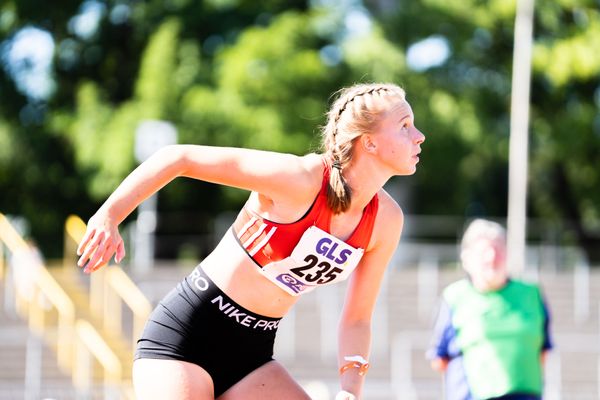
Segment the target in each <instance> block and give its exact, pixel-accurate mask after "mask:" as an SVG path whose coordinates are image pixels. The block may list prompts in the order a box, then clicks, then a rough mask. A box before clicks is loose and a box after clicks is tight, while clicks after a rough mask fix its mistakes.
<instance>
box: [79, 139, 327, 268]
mask: <svg viewBox="0 0 600 400" xmlns="http://www.w3.org/2000/svg"><path fill="white" fill-rule="evenodd" d="M310 165H315V160H314V159H313V160H312V161H310V162H306V159H305V158H304V157H298V156H295V155H291V154H281V153H274V152H267V151H259V150H249V149H239V148H227V147H208V146H195V145H173V146H166V147H164V148H162V149H161V150H159V151H157V152H156V153H154V154H153V155H152V156H151V157H150V158H149V159H148V160H146V161H145V162H143V163H142V164H141V165H139V166H138V167H137V168H136V169H135V170H134V171H133V172H132V173H131V174H130V175H129V176H127V178H125V180H124V181H123V182H122V183H121V184H120V185H119V187H117V189H116V190H115V191H114V192H113V193H112V194H111V195H110V197H109V198H108V199H107V200H106V202H105V203H104V204H103V205H102V207H100V209H99V210H98V212H96V214H94V216H93V217H92V218H91V219H90V220H89V222H88V227H87V231H86V233H85V235H84V237H83V239H82V241H81V243H80V245H79V248H78V250H77V253H78V254H79V255H80V256H81V257H80V259H79V261H78V265H79V266H84V265H86V264H87V265H86V267H85V271H86V272H92V271H95V270H96V269H98V268H100V267H101V266H102V265H104V264H106V263H107V262H108V261H109V260H110V259H111V257H112V256H113V254H115V252H116V257H115V261H117V262H119V261H120V260H121V259H122V258H123V257H124V255H125V252H124V247H123V241H122V239H121V237H120V235H119V232H118V228H117V227H118V225H119V224H120V223H121V222H122V221H123V220H124V219H125V218H126V217H127V216H128V215H129V214H130V213H131V212H132V211H133V210H134V209H135V208H136V207H137V206H138V205H139V204H140V203H141V202H142V201H144V200H145V199H147V198H148V197H150V196H151V195H152V194H154V193H155V192H157V191H158V190H159V189H160V188H162V187H163V186H165V185H166V184H167V183H169V182H170V181H172V180H173V179H175V178H176V177H178V176H186V177H191V178H195V179H200V180H203V181H207V182H213V183H218V184H223V185H228V186H233V187H238V188H241V189H247V190H252V191H257V192H259V193H261V194H263V195H264V196H266V197H267V198H269V199H270V200H273V201H281V202H285V203H287V204H289V205H292V206H293V205H294V204H298V205H303V204H306V203H310V201H311V200H312V198H313V197H314V195H315V193H314V192H315V191H314V190H313V189H314V188H317V189H318V187H319V184H320V177H321V176H322V175H321V174H320V173H319V174H315V173H314V171H313V169H311V168H310ZM305 197H306V198H305Z"/></svg>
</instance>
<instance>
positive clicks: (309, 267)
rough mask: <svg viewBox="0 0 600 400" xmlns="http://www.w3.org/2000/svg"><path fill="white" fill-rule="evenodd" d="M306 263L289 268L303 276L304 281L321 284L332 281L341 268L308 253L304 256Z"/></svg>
mask: <svg viewBox="0 0 600 400" xmlns="http://www.w3.org/2000/svg"><path fill="white" fill-rule="evenodd" d="M304 261H305V262H306V263H307V264H306V265H303V266H301V267H296V268H291V269H290V271H292V272H293V273H294V274H295V275H297V276H299V277H301V278H303V279H304V280H306V282H309V283H316V284H318V285H322V284H325V283H329V282H331V281H333V280H334V279H335V278H336V277H337V276H338V274H339V273H340V272H342V271H343V270H342V269H341V268H338V267H333V266H332V265H331V264H330V263H329V262H327V261H320V262H319V257H317V256H315V255H313V254H309V255H307V256H306V257H305V258H304Z"/></svg>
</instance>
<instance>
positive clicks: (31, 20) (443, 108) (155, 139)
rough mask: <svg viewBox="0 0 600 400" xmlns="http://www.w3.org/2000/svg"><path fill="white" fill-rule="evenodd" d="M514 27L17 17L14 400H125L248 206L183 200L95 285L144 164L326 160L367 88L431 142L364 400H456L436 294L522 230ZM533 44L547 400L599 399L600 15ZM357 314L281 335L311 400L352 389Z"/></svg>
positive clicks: (330, 310) (136, 13) (8, 274)
mask: <svg viewBox="0 0 600 400" xmlns="http://www.w3.org/2000/svg"><path fill="white" fill-rule="evenodd" d="M515 16H516V1H514V0H490V1H485V2H481V1H476V0H443V1H442V0H419V1H407V0H401V1H399V0H396V1H394V0H363V1H361V0H341V1H333V0H314V1H301V0H293V1H289V0H288V1H283V0H265V1H250V0H247V1H246V0H205V1H199V0H166V1H150V2H142V1H125V0H120V1H116V0H115V1H76V0H57V1H52V2H44V1H40V0H19V1H17V0H5V1H3V2H1V3H0V65H1V68H0V244H1V245H0V249H1V250H2V252H1V257H0V260H1V262H0V295H1V300H0V303H1V305H2V312H1V313H0V399H20V398H26V399H39V398H44V397H46V398H55V399H71V398H82V399H83V398H85V399H87V398H128V396H131V391H130V382H129V381H130V378H131V374H130V366H131V360H130V358H131V348H132V342H133V340H134V338H135V336H136V334H137V333H138V332H139V329H140V324H141V323H143V320H144V318H145V315H146V314H145V313H147V310H148V309H149V308H150V307H152V306H153V305H154V304H155V303H156V302H157V301H158V300H159V299H160V298H161V296H162V295H164V294H165V293H166V291H167V290H168V289H170V287H172V286H173V285H174V284H175V283H176V282H177V281H178V280H179V279H181V278H182V277H183V276H185V275H186V274H187V273H188V272H189V271H190V270H191V268H192V267H193V266H194V265H195V264H196V263H197V262H198V261H199V260H201V259H202V258H203V257H204V256H205V255H206V254H207V253H208V252H209V251H210V249H211V248H212V247H213V246H214V244H215V243H216V241H217V240H218V238H219V235H220V234H221V233H222V232H224V230H226V229H227V227H228V225H229V224H230V223H231V221H232V218H233V216H234V215H235V212H236V210H237V209H239V207H240V206H241V205H242V204H243V202H244V200H245V197H246V196H247V193H246V192H243V191H240V190H235V189H230V188H222V187H218V186H216V185H211V184H207V183H202V182H194V181H191V180H188V179H180V180H176V181H174V182H173V183H171V184H170V185H169V186H167V187H166V188H165V189H163V190H162V191H161V192H160V193H159V194H158V195H157V196H155V197H153V198H152V199H151V200H150V201H148V202H146V203H145V204H144V205H143V206H142V207H140V210H139V212H135V213H133V214H132V215H131V216H130V217H129V218H128V219H127V220H126V221H125V223H124V224H123V226H122V232H123V234H124V236H125V238H126V243H127V250H128V256H127V258H126V259H125V261H124V263H123V265H122V269H120V268H116V267H114V266H111V267H109V268H105V270H106V271H104V272H102V273H99V274H97V276H96V275H94V276H93V277H92V278H90V277H89V276H87V275H83V274H81V271H79V270H78V269H77V268H76V267H75V264H74V243H75V242H76V241H77V240H78V238H79V237H80V235H81V229H82V224H83V222H82V220H83V221H85V220H87V219H88V218H89V217H91V215H93V212H94V211H95V210H96V209H97V208H98V207H99V206H100V204H101V203H102V201H103V200H104V199H105V198H106V197H107V196H108V195H109V194H110V193H111V192H112V191H113V190H114V189H115V187H116V186H117V185H118V183H119V182H120V181H121V180H122V179H123V178H124V177H125V176H126V175H127V173H128V172H129V171H131V170H132V169H133V168H134V167H135V166H136V165H137V164H138V163H139V162H140V161H141V160H143V159H144V158H145V157H147V155H148V154H151V153H152V152H153V151H155V150H156V149H157V148H158V147H160V146H161V145H164V144H168V143H194V144H207V145H219V146H243V147H249V148H257V149H268V150H276V151H283V152H290V153H294V154H304V153H307V152H312V151H319V127H320V126H321V125H322V124H323V122H324V115H325V112H326V111H327V109H328V106H329V104H330V100H331V95H332V93H334V92H335V91H336V90H338V89H339V88H341V87H343V86H347V85H351V84H353V83H356V82H374V81H391V82H394V83H397V84H399V85H401V86H402V87H404V88H405V90H406V92H407V98H408V100H409V102H410V103H411V105H412V107H413V110H414V113H415V122H416V125H417V126H418V127H419V128H420V129H421V130H422V131H423V132H424V134H425V135H426V137H427V140H426V142H425V144H424V145H423V153H422V155H421V161H420V164H419V169H418V172H417V173H416V174H415V175H414V176H410V177H396V178H393V179H392V180H390V181H389V182H388V184H387V186H386V189H387V190H388V191H389V192H390V193H391V194H392V196H394V198H396V200H397V201H398V202H399V204H400V205H401V206H402V208H403V210H404V213H405V215H406V226H405V229H404V233H403V238H402V241H401V244H400V246H399V248H398V250H397V252H396V256H395V257H394V260H393V262H392V265H390V267H389V269H388V275H387V277H386V282H385V285H384V288H383V293H382V296H381V300H380V301H379V303H378V307H377V310H376V315H375V320H374V324H375V333H374V335H375V337H374V339H375V340H374V348H373V355H372V363H373V367H372V370H371V372H370V373H369V378H368V380H367V384H366V387H365V398H366V399H400V398H401V399H410V398H413V399H439V398H441V397H442V393H443V385H442V384H441V378H440V377H439V376H438V375H436V374H435V373H434V372H432V371H431V370H430V369H429V366H428V364H427V362H426V360H425V358H424V352H425V349H426V347H427V344H428V337H429V335H430V330H431V323H432V318H433V316H434V315H435V308H436V304H437V299H438V296H439V293H440V291H441V290H442V288H443V287H444V286H445V285H446V284H448V283H449V282H451V281H452V280H455V279H458V278H459V277H461V276H462V272H461V270H460V268H459V266H458V263H457V246H456V244H457V239H458V237H459V236H460V234H461V232H462V229H463V227H464V225H465V223H466V222H467V221H468V220H469V219H471V218H474V217H477V216H483V217H487V218H490V219H494V220H498V221H499V222H501V223H506V218H507V213H508V187H509V182H508V160H509V143H510V140H511V138H510V135H511V132H510V129H511V113H510V105H511V93H512V89H513V88H512V86H511V85H512V78H513V76H512V74H513V71H512V67H513V49H514V31H515ZM533 26H534V28H533V48H532V60H531V88H530V93H531V95H530V104H529V107H530V109H529V117H530V118H529V122H528V126H529V132H528V135H529V136H528V137H529V151H528V167H527V169H526V170H523V173H524V174H527V175H526V176H527V193H523V195H524V196H525V195H526V201H527V203H526V213H527V218H528V219H527V224H526V240H527V248H526V253H525V260H526V265H525V267H524V270H523V271H522V272H520V273H521V274H522V275H523V276H524V277H525V278H527V279H530V280H534V281H539V282H540V283H541V285H542V287H543V288H544V292H545V293H546V296H547V298H548V302H549V304H550V308H551V310H552V315H553V331H554V336H555V341H556V349H555V351H554V352H553V353H552V355H551V357H550V360H549V363H548V366H547V369H546V378H547V379H546V397H547V398H552V399H568V400H571V399H592V398H593V399H596V398H598V397H599V396H600V386H599V384H598V377H599V376H600V368H599V364H600V347H599V343H600V337H599V330H600V326H599V323H598V319H599V318H598V314H599V313H600V309H599V307H598V301H599V300H600V298H599V297H598V295H597V293H598V290H597V289H600V281H599V280H598V279H599V277H598V273H597V268H595V267H597V266H598V264H599V263H600V57H598V52H599V50H600V3H599V2H598V1H597V0H537V1H536V2H535V12H534V18H533ZM108 271H110V272H108ZM114 271H116V272H114ZM343 290H344V287H343V286H339V287H335V288H327V289H324V290H323V291H322V292H321V293H315V294H314V295H313V294H312V293H311V294H309V295H307V296H306V298H305V299H303V300H302V301H301V302H300V304H299V305H298V307H297V309H296V310H295V311H294V312H293V313H292V315H290V316H289V318H287V319H286V320H285V321H284V322H285V323H284V324H283V325H282V329H281V333H280V335H279V342H278V345H277V346H278V348H277V353H276V356H277V357H278V358H279V359H280V360H281V361H282V362H283V363H284V365H286V366H287V367H288V368H289V369H290V371H291V372H292V375H294V376H295V377H296V378H297V379H298V380H299V381H300V382H301V383H302V384H303V385H304V386H305V387H306V388H307V390H309V391H310V392H311V394H312V396H313V397H314V398H315V399H327V398H331V397H332V396H333V394H335V391H336V388H337V379H336V364H335V363H336V361H335V341H333V338H335V330H336V324H335V321H336V320H337V315H338V311H339V307H340V304H341V295H342V293H343ZM317 292H318V291H317ZM140 321H142V322H140ZM315 326H318V329H319V333H318V334H316V335H315V332H314V331H315ZM309 339H310V340H309ZM311 340H312V341H311Z"/></svg>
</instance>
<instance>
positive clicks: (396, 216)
mask: <svg viewBox="0 0 600 400" xmlns="http://www.w3.org/2000/svg"><path fill="white" fill-rule="evenodd" d="M377 198H378V200H379V209H378V212H377V214H378V218H381V219H383V220H384V221H387V222H388V223H399V224H402V223H403V222H404V213H403V211H402V208H401V207H400V205H399V204H398V202H397V201H396V200H395V199H394V198H393V197H392V196H391V195H390V194H389V193H388V192H387V191H386V190H385V189H383V188H381V189H380V190H379V192H377Z"/></svg>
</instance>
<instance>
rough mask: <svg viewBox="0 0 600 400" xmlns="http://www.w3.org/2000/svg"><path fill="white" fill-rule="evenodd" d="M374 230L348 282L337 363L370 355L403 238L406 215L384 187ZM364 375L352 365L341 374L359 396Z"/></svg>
mask: <svg viewBox="0 0 600 400" xmlns="http://www.w3.org/2000/svg"><path fill="white" fill-rule="evenodd" d="M377 214H378V215H377V218H376V221H375V227H374V230H373V234H372V239H371V243H372V245H371V246H370V248H369V249H368V251H366V252H365V254H364V256H363V258H362V260H361V262H360V264H359V266H358V267H357V269H356V270H355V271H354V273H353V274H352V277H351V279H350V281H349V283H348V289H347V293H346V298H345V301H344V308H343V311H342V315H341V319H340V323H339V334H338V337H339V346H338V347H339V349H338V364H339V366H340V367H342V366H343V365H345V364H347V363H348V361H347V360H345V358H344V357H347V356H354V355H359V356H362V357H363V358H365V359H367V360H368V359H369V352H370V345H371V317H372V314H373V310H374V308H375V303H376V301H377V295H378V293H379V288H380V286H381V282H382V281H383V276H384V274H385V270H386V267H387V265H388V263H389V262H390V260H391V259H392V256H393V255H394V251H395V250H396V247H397V245H398V241H399V240H400V234H401V232H402V226H403V222H404V216H403V214H402V210H401V209H400V207H399V206H398V204H397V203H396V202H395V201H394V200H393V199H392V198H391V197H390V196H389V195H388V194H387V193H385V192H384V191H383V190H382V191H380V193H379V211H378V213H377ZM364 377H365V376H364V375H359V370H358V369H357V368H350V369H348V370H347V371H346V372H344V373H343V374H342V375H341V376H340V382H341V386H342V389H343V390H345V391H348V392H350V393H353V394H354V395H356V396H357V398H360V393H361V391H362V385H363V382H364Z"/></svg>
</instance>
